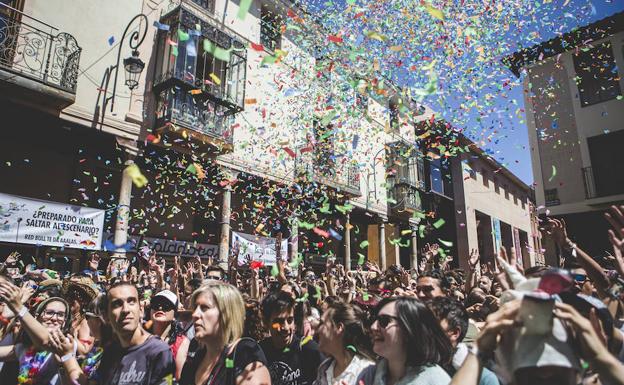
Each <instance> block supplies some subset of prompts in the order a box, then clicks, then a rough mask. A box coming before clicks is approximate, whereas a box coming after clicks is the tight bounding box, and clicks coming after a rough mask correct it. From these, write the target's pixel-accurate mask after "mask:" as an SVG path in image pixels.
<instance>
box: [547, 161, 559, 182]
mask: <svg viewBox="0 0 624 385" xmlns="http://www.w3.org/2000/svg"><path fill="white" fill-rule="evenodd" d="M556 176H557V167H555V165H554V164H553V165H552V175H551V176H550V178H548V181H549V182H550V181H552V180H553V178H554V177H556Z"/></svg>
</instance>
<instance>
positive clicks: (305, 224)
mask: <svg viewBox="0 0 624 385" xmlns="http://www.w3.org/2000/svg"><path fill="white" fill-rule="evenodd" d="M299 226H300V227H303V228H304V229H306V230H312V229H313V228H314V227H315V226H314V223H308V222H303V221H301V222H299Z"/></svg>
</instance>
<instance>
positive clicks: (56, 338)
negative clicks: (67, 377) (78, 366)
mask: <svg viewBox="0 0 624 385" xmlns="http://www.w3.org/2000/svg"><path fill="white" fill-rule="evenodd" d="M50 347H51V348H52V351H53V353H54V354H56V355H57V356H59V361H60V357H63V356H66V355H68V354H72V353H73V352H74V336H72V335H71V334H67V335H65V334H63V332H62V331H60V330H54V331H52V332H50Z"/></svg>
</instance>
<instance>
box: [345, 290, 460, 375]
mask: <svg viewBox="0 0 624 385" xmlns="http://www.w3.org/2000/svg"><path fill="white" fill-rule="evenodd" d="M375 314H376V315H375V321H374V322H373V324H372V326H371V333H372V338H373V351H374V352H375V353H376V354H377V355H379V356H380V357H381V360H380V361H378V362H377V364H376V365H375V366H371V367H368V368H366V369H364V371H363V372H362V373H361V374H360V376H359V378H358V381H357V383H358V384H361V385H373V384H374V385H393V384H410V385H447V384H448V383H449V382H450V380H451V378H450V377H449V375H448V374H447V373H446V371H445V370H444V369H443V368H444V367H448V366H449V365H450V363H451V358H452V354H453V353H452V348H451V343H450V341H449V339H448V337H447V336H446V334H445V333H444V331H443V330H442V328H441V327H440V324H439V322H438V320H437V319H436V317H435V315H434V314H433V312H432V311H431V310H430V309H429V308H428V307H427V306H425V305H424V304H423V303H422V302H421V301H419V300H418V299H416V298H413V297H391V298H384V299H383V300H382V301H381V302H380V303H379V305H377V308H376V312H375Z"/></svg>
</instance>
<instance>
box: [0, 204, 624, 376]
mask: <svg viewBox="0 0 624 385" xmlns="http://www.w3.org/2000/svg"><path fill="white" fill-rule="evenodd" d="M605 220H606V221H608V222H609V224H610V227H611V230H609V232H608V234H607V236H608V237H609V239H610V241H611V243H612V245H613V251H612V253H611V257H610V258H608V259H607V260H606V262H604V261H602V260H601V263H598V262H597V261H596V260H595V259H594V258H592V257H591V256H590V255H588V254H587V253H585V252H584V251H583V245H578V244H575V243H574V242H573V241H572V240H570V239H569V238H568V236H567V233H566V226H565V222H563V221H561V220H557V219H548V220H547V221H546V222H543V223H542V227H543V231H544V234H545V236H547V237H551V238H552V240H553V241H554V243H555V244H556V245H557V250H558V251H557V252H558V253H559V255H558V259H559V260H560V261H561V265H560V266H556V267H548V266H534V267H530V268H527V269H526V270H523V269H522V267H521V266H520V265H519V264H517V263H516V258H515V256H514V255H513V253H512V252H511V251H510V252H509V254H510V255H508V253H507V251H506V250H505V249H504V248H501V249H500V251H499V253H498V256H497V257H496V258H494V259H493V261H492V263H487V264H486V263H482V261H481V258H480V256H479V254H478V253H477V252H476V251H473V252H472V253H471V254H470V258H469V269H465V270H460V269H452V268H451V267H450V264H449V261H450V258H449V257H448V256H442V255H441V253H439V248H438V246H437V245H435V244H434V245H430V244H427V245H425V247H424V248H423V249H422V250H421V254H420V255H419V260H420V263H419V266H418V268H417V269H412V270H411V271H409V270H404V269H403V268H401V267H400V266H391V267H390V268H388V269H387V270H386V271H381V270H380V269H379V268H378V267H377V266H376V265H375V264H371V263H366V264H363V265H357V266H356V267H355V270H351V271H345V269H344V267H343V266H342V265H340V264H337V263H335V261H333V260H331V259H328V260H327V263H326V266H325V271H324V272H323V273H322V274H318V275H317V274H316V273H315V271H314V270H313V269H310V268H309V267H306V266H303V264H301V263H299V264H293V263H288V262H285V261H281V260H279V261H278V264H277V267H276V268H275V267H274V268H271V267H265V266H263V265H262V263H259V262H258V261H248V262H247V263H246V264H244V265H240V264H239V263H238V261H236V260H235V259H234V258H232V260H231V261H230V263H229V267H228V268H227V269H224V268H222V267H219V266H217V265H212V264H210V263H206V264H204V262H209V261H202V260H200V259H199V258H196V259H192V260H188V261H182V260H181V259H180V258H175V261H174V265H173V267H171V268H169V269H166V268H165V263H164V261H163V260H162V259H161V258H160V257H159V256H158V255H156V253H154V252H153V251H152V250H150V249H149V247H147V246H145V247H143V248H142V249H141V250H140V254H141V256H142V257H141V258H136V259H135V262H136V266H133V265H131V263H130V261H129V260H128V259H118V260H115V259H111V261H113V262H109V263H108V264H107V266H106V267H105V269H104V270H102V271H100V270H98V269H99V267H100V265H103V264H105V263H104V262H105V261H104V260H100V256H99V255H98V254H96V253H93V254H91V255H89V258H88V261H85V262H86V269H85V270H84V271H82V272H80V273H74V274H71V273H68V272H60V271H52V270H48V269H41V268H38V267H37V266H36V265H34V264H31V258H30V257H25V256H21V255H19V254H18V253H16V252H15V253H11V254H10V255H8V256H7V257H6V259H5V261H4V262H3V264H2V267H1V268H0V269H1V270H0V301H1V303H0V384H3V385H4V384H7V385H8V384H37V385H48V384H67V385H70V384H77V385H78V384H79V385H86V384H106V385H112V384H120V385H151V384H175V383H177V384H181V385H193V384H196V385H270V384H273V385H312V384H314V385H407V384H415V385H421V384H422V385H447V384H465V385H477V384H481V385H486V384H487V385H494V384H499V383H500V384H518V385H524V384H530V385H539V384H561V385H564V384H581V383H583V384H586V383H587V384H624V366H623V364H622V362H623V361H624V326H623V325H624V322H623V321H624V306H623V305H624V302H623V300H624V295H622V293H624V290H622V287H623V283H624V257H623V256H622V253H623V252H624V206H619V207H615V206H613V207H611V208H610V209H609V210H608V211H607V212H606V213H605Z"/></svg>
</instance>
